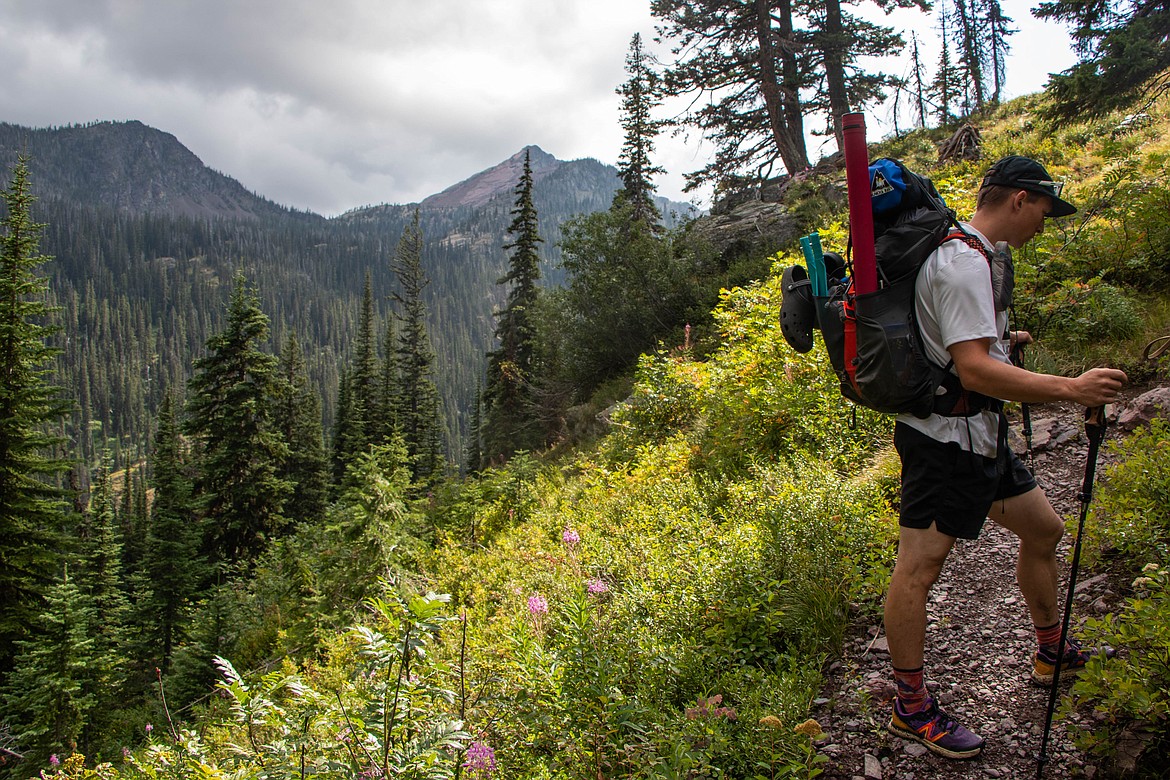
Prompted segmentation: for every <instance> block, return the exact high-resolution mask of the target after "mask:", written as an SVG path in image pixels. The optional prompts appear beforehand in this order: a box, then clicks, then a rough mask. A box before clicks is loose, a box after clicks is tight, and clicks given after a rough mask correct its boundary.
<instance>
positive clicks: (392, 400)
mask: <svg viewBox="0 0 1170 780" xmlns="http://www.w3.org/2000/svg"><path fill="white" fill-rule="evenodd" d="M396 342H397V335H396V334H395V332H394V317H387V318H386V329H385V333H384V334H383V336H382V380H381V388H380V390H379V392H378V401H379V408H380V410H381V413H380V414H379V416H378V420H377V425H376V426H375V428H374V434H375V443H377V444H385V443H386V442H388V441H390V440H391V439H393V438H394V437H395V436H397V435H399V434H400V433H401V430H400V427H399V424H398V418H399V411H398V410H399V407H400V406H401V398H400V392H399V387H398V361H397V360H396V359H395V354H394V353H395V349H396Z"/></svg>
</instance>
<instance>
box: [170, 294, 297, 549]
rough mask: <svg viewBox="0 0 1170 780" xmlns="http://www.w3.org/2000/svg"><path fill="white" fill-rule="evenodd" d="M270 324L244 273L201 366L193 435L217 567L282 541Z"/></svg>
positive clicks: (193, 392) (194, 388) (283, 497)
mask: <svg viewBox="0 0 1170 780" xmlns="http://www.w3.org/2000/svg"><path fill="white" fill-rule="evenodd" d="M267 339H268V317H267V316H265V314H264V312H263V311H261V310H260V302H259V300H258V299H257V298H256V295H255V293H254V292H252V291H251V290H250V289H249V288H248V286H247V283H246V281H245V279H244V277H243V275H242V274H237V275H236V278H235V283H234V286H233V290H232V294H231V301H230V303H229V305H228V313H227V324H226V327H225V329H224V330H223V331H222V332H220V333H218V334H216V335H214V336H212V337H211V339H209V340H208V342H207V355H206V356H205V357H202V358H200V359H199V360H197V361H196V362H195V371H196V373H195V376H194V377H192V379H191V382H190V392H189V400H188V402H187V421H186V427H185V430H186V432H187V433H188V434H189V435H190V436H192V437H193V440H194V450H195V453H196V461H197V462H198V478H197V480H196V485H195V488H196V495H197V496H198V497H199V499H200V501H201V502H202V509H203V511H202V514H203V528H204V538H205V544H206V547H207V550H208V552H209V554H210V559H211V561H212V563H214V564H217V565H226V566H229V567H231V566H234V565H236V564H238V563H246V562H250V561H251V560H252V559H254V558H255V556H256V555H257V554H259V553H260V551H261V550H263V549H264V547H265V546H266V545H267V542H268V540H269V539H271V538H272V537H273V536H274V535H276V534H279V533H280V532H281V531H282V530H283V529H284V527H285V525H286V524H287V522H288V520H287V517H286V516H285V514H284V509H285V503H286V501H287V499H288V496H289V493H290V486H289V484H288V482H286V481H285V480H283V479H281V478H280V477H279V476H278V474H279V471H280V464H281V463H283V462H284V459H285V458H286V446H285V444H284V442H283V441H281V438H280V435H279V433H278V432H277V431H276V430H275V428H274V426H273V423H272V417H271V415H272V397H273V381H274V378H275V372H276V358H274V357H272V356H271V355H269V354H266V353H265V352H263V351H262V350H261V349H260V345H261V344H263V343H264V342H265V341H266V340H267Z"/></svg>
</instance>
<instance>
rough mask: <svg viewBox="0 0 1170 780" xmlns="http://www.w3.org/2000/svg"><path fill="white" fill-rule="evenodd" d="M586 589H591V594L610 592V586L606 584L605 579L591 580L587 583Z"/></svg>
mask: <svg viewBox="0 0 1170 780" xmlns="http://www.w3.org/2000/svg"><path fill="white" fill-rule="evenodd" d="M585 589H586V590H587V591H589V595H591V596H600V595H601V594H602V593H609V586H608V585H606V584H605V580H597V579H593V580H589V581H588V582H587V583H586V584H585Z"/></svg>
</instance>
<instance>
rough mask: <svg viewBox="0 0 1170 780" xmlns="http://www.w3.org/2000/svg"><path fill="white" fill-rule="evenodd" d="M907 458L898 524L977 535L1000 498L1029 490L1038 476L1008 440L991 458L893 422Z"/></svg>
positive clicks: (898, 444) (966, 536)
mask: <svg viewBox="0 0 1170 780" xmlns="http://www.w3.org/2000/svg"><path fill="white" fill-rule="evenodd" d="M894 448H895V449H897V450H898V456H899V457H900V458H901V459H902V507H901V510H900V511H899V516H898V524H899V525H904V526H906V527H907V528H929V527H930V524H931V523H935V524H936V526H937V528H938V530H939V531H941V532H942V533H944V534H947V535H948V536H955V537H958V538H960V539H975V538H976V537H978V536H979V531H980V530H982V528H983V523H984V521H985V520H986V519H987V513H988V512H989V511H991V506H992V504H994V503H995V502H996V501H998V500H1000V499H1004V498H1011V497H1012V496H1019V495H1023V494H1024V493H1027V492H1028V491H1029V490H1031V489H1032V488H1034V487H1036V480H1035V479H1034V478H1033V477H1032V474H1031V472H1029V471H1028V468H1027V466H1025V465H1024V464H1023V462H1022V461H1021V460H1020V459H1019V457H1017V456H1016V454H1015V453H1014V452H1012V451H1011V449H1010V448H1008V447H1007V445H1006V444H1003V445H1001V447H1000V449H1001V450H1002V451H1001V452H1000V453H999V458H998V459H996V458H987V457H984V456H982V455H979V454H976V453H974V452H971V451H970V450H967V449H965V448H964V447H963V446H962V445H961V444H957V443H954V442H940V441H936V440H934V439H932V438H930V437H929V436H927V435H926V434H923V433H920V432H919V431H917V430H915V429H914V428H911V427H910V426H909V425H904V424H902V423H897V424H895V425H894Z"/></svg>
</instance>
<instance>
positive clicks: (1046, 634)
mask: <svg viewBox="0 0 1170 780" xmlns="http://www.w3.org/2000/svg"><path fill="white" fill-rule="evenodd" d="M1036 643H1037V644H1038V645H1040V649H1041V650H1048V651H1050V652H1055V651H1056V646H1057V645H1058V644H1060V622H1059V621H1058V622H1056V623H1053V624H1052V625H1051V626H1043V627H1041V626H1036Z"/></svg>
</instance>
